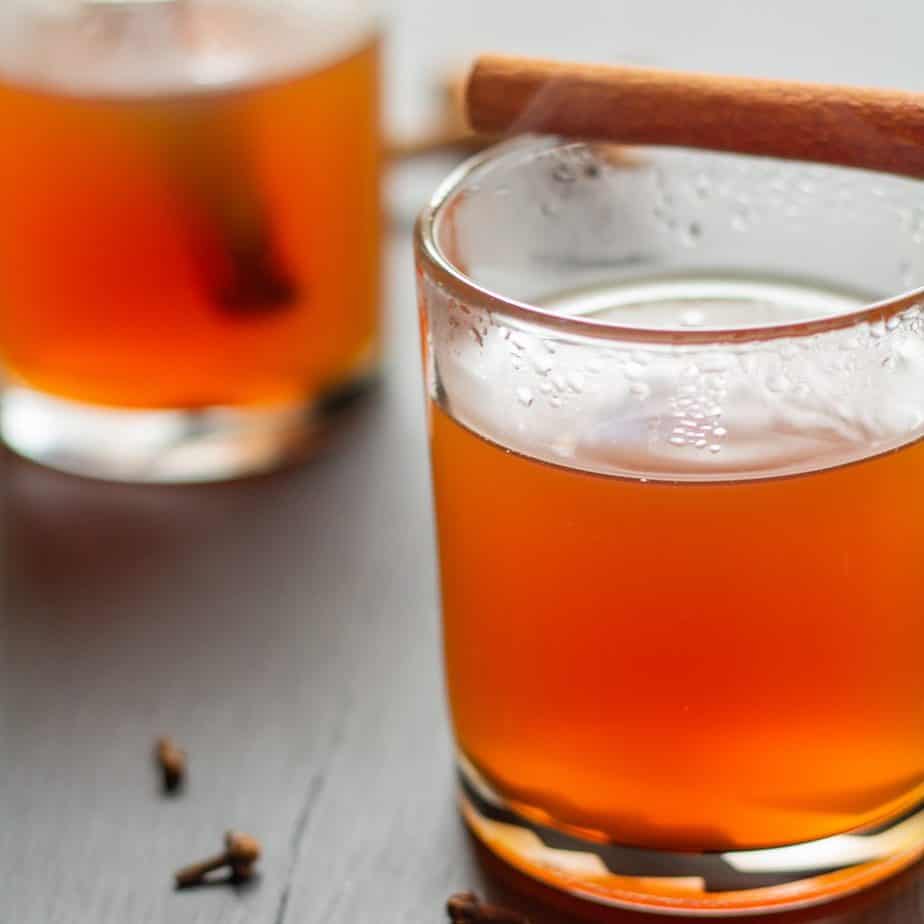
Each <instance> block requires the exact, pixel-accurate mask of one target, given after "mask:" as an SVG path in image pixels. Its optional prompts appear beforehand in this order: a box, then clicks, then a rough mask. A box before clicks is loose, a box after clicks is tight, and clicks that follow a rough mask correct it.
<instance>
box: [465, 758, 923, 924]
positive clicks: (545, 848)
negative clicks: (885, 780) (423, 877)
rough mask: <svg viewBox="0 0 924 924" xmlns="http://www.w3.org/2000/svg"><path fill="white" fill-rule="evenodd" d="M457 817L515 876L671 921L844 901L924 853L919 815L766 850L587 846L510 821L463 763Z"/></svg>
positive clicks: (519, 819) (918, 811)
mask: <svg viewBox="0 0 924 924" xmlns="http://www.w3.org/2000/svg"><path fill="white" fill-rule="evenodd" d="M460 802H461V810H462V815H463V817H464V818H465V820H466V822H467V823H468V825H469V827H470V828H471V829H472V831H473V832H474V834H475V835H476V836H477V837H478V838H479V840H481V841H482V842H483V843H484V844H485V845H486V846H487V847H488V848H489V849H490V850H491V851H493V852H494V853H495V854H496V855H497V856H499V857H500V858H501V859H503V860H505V861H506V862H507V863H509V864H510V865H511V866H513V867H514V868H516V869H518V870H519V871H520V872H522V873H525V874H526V875H528V876H531V877H533V878H534V879H537V880H539V881H540V882H543V883H545V884H547V885H550V886H553V887H555V888H558V889H561V890H563V891H565V892H568V893H570V894H572V895H576V896H579V897H581V898H585V899H589V900H591V901H594V902H598V903H600V904H604V905H611V906H615V907H623V908H632V909H635V910H639V911H656V912H660V913H662V914H676V915H702V916H716V915H728V916H732V915H745V914H758V913H767V912H771V911H786V910H789V909H793V908H803V907H806V906H808V905H814V904H818V903H821V902H826V901H831V900H833V899H836V898H840V897H842V896H844V895H847V894H849V893H851V892H855V891H857V890H859V889H863V888H866V887H867V886H870V885H873V884H874V883H876V882H878V881H879V880H881V879H884V878H885V877H886V876H890V875H892V874H893V873H896V872H898V871H899V870H901V869H904V868H905V867H906V866H909V865H910V864H911V863H913V862H914V861H915V860H917V859H918V858H919V857H920V856H921V855H922V853H924V806H920V805H919V806H917V807H916V808H915V809H914V810H913V811H912V812H906V813H903V814H902V815H901V817H899V818H894V819H892V820H890V821H889V822H887V823H884V824H881V825H877V826H876V827H875V828H869V829H866V830H861V831H853V832H851V833H850V834H840V835H836V836H833V837H826V838H822V839H820V840H816V841H808V842H804V843H800V844H792V845H789V846H785V847H774V848H768V849H762V850H731V851H722V852H718V851H716V852H702V853H693V852H671V851H660V850H650V849H645V848H638V847H626V846H621V845H618V844H613V843H600V842H589V841H584V840H580V839H578V838H576V837H573V836H571V835H568V834H563V833H562V832H561V831H558V830H556V829H555V828H551V827H546V826H544V825H541V824H537V823H535V822H533V821H530V820H528V819H526V818H524V817H523V816H522V815H520V814H517V813H516V812H514V811H513V810H512V809H511V808H510V806H509V805H507V803H506V802H505V801H504V799H503V798H502V797H501V796H499V795H498V794H497V793H496V792H495V791H494V790H493V789H492V788H491V787H490V786H489V785H488V784H487V783H486V781H485V780H484V779H483V778H482V777H481V776H480V774H478V772H477V770H475V769H474V768H473V767H472V766H471V764H469V763H468V762H466V761H465V760H464V759H463V760H462V761H460Z"/></svg>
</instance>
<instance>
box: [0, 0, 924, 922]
mask: <svg viewBox="0 0 924 924" xmlns="http://www.w3.org/2000/svg"><path fill="white" fill-rule="evenodd" d="M922 26H924V8H922V7H920V5H919V4H918V3H917V2H916V0H909V2H899V0H878V2H877V3H876V4H867V3H866V2H865V0H857V2H854V3H850V2H845V0H839V2H834V0H813V3H812V4H806V3H804V2H800V3H796V2H794V0H778V2H777V3H774V4H767V3H763V2H756V0H755V2H751V0H726V2H720V0H715V2H700V3H695V4H693V3H683V2H680V0H678V2H672V0H646V2H644V3H642V2H629V0H607V2H603V0H597V2H591V0H569V2H568V3H566V4H553V3H550V2H530V0H507V2H504V0H493V2H488V0H469V2H468V3H463V4H434V3H432V2H429V0H401V2H400V3H396V4H395V5H394V10H393V15H392V23H391V45H390V50H389V58H388V63H389V68H390V81H389V85H388V86H389V91H390V114H391V119H392V122H393V123H395V124H398V125H402V124H403V125H404V127H407V125H410V124H411V123H413V122H414V121H415V120H417V119H419V118H420V117H422V115H423V114H425V113H426V111H427V109H428V106H429V105H430V96H429V95H428V93H427V86H428V84H429V82H430V81H431V80H432V78H433V77H434V76H436V75H437V74H438V73H439V72H440V71H441V69H442V68H444V67H445V66H446V65H447V63H450V64H451V63H453V62H458V61H464V60H465V59H466V57H467V56H468V55H469V54H470V53H472V52H473V51H476V50H479V49H485V48H493V49H506V50H514V51H523V52H536V53H541V54H550V55H552V54H558V55H560V56H570V57H575V58H585V59H598V60H607V59H609V60H624V61H634V62H637V63H646V64H659V65H666V66H675V67H694V68H701V69H704V70H715V71H726V72H731V71H736V70H737V71H741V72H745V73H754V74H761V73H763V74H770V75H779V76H792V77H802V78H811V79H827V80H841V81H854V82H867V83H878V84H893V85H898V86H905V87H909V88H924V69H922V68H921V66H920V48H919V43H920V36H921V35H922V34H924V33H922ZM445 169H446V164H445V162H443V163H436V164H421V165H418V166H416V167H413V168H403V169H402V170H401V171H400V172H399V173H398V174H397V175H395V176H393V177H392V178H391V183H390V190H389V201H390V207H391V213H392V216H393V221H392V228H391V231H390V233H389V247H388V261H387V270H388V280H389V282H388V287H387V300H386V301H387V305H386V308H387V314H388V318H389V322H388V333H387V343H388V357H387V361H386V369H385V372H386V375H385V378H384V383H383V385H382V386H381V387H380V388H379V389H378V390H377V391H376V392H375V393H374V394H372V395H370V396H369V398H368V399H367V400H365V401H364V402H363V403H362V404H361V405H360V406H359V407H357V408H356V409H355V411H354V412H353V413H351V414H350V415H349V417H348V418H347V419H346V420H345V421H344V424H343V427H342V429H340V430H339V431H338V432H337V433H336V435H335V437H334V439H333V440H332V442H331V443H330V445H329V446H328V447H327V449H326V450H325V451H324V452H323V453H322V454H321V455H319V456H318V457H317V458H315V459H314V460H313V461H311V462H310V463H309V464H306V465H304V466H302V467H300V468H297V469H294V470H290V471H285V472H281V473H278V474H274V475H271V476H267V477H261V478H257V479H252V480H248V481H243V482H239V483H236V484H221V485H214V486H203V487H183V488H152V487H128V486H114V485H105V484H99V483H93V482H90V481H83V480H80V479H76V478H70V477H67V476H64V475H58V474H55V473H52V472H48V471H44V470H42V469H40V468H38V467H36V466H32V465H30V464H28V463H25V462H21V461H19V460H16V459H14V458H12V457H10V456H8V455H5V456H4V455H2V454H0V468H2V472H0V478H2V481H0V485H2V492H3V493H2V499H3V501H4V504H3V507H2V519H0V523H2V527H3V529H2V531H0V540H2V544H0V564H2V572H0V578H2V580H3V584H2V586H0V590H2V598H0V602H2V613H0V883H2V886H3V887H2V888H0V922H11V924H13V922H15V924H33V922H34V924H39V922H41V924H79V922H94V924H125V922H131V924H144V922H170V924H185V922H227V924H234V922H244V921H246V922H249V924H295V922H332V924H364V922H370V924H371V922H375V924H391V922H395V924H397V922H402V924H404V922H420V924H424V922H437V921H441V920H442V919H443V918H442V911H441V905H442V903H443V901H444V900H445V898H446V896H447V894H448V893H449V892H451V891H453V890H457V889H461V888H475V889H478V890H480V891H483V892H487V893H488V894H493V895H494V896H495V897H496V896H500V897H502V898H503V900H505V901H507V902H509V903H511V904H515V905H518V906H520V907H523V908H525V909H527V910H529V911H530V912H531V913H532V914H533V916H534V918H535V920H536V921H551V920H558V921H564V920H571V919H572V918H571V916H572V913H573V911H574V909H573V908H571V907H570V906H567V905H566V906H565V907H559V908H555V909H551V908H550V906H549V904H548V902H549V900H550V898H551V896H550V895H549V894H548V893H542V892H541V890H540V894H538V895H535V894H534V895H531V896H528V895H525V894H523V892H524V890H525V889H526V886H527V884H526V883H525V882H524V881H523V880H518V879H516V878H515V877H513V878H512V881H503V882H502V881H501V880H502V878H503V877H501V876H499V875H498V874H499V872H500V871H499V870H498V869H497V868H496V867H495V865H494V864H492V863H490V861H487V860H486V859H485V858H484V857H482V856H481V855H480V854H479V853H478V852H477V851H476V850H475V849H474V848H473V846H472V844H471V842H470V841H469V839H468V838H467V836H466V834H465V832H464V830H463V828H462V826H461V824H460V823H459V821H458V820H457V817H456V814H455V811H454V807H453V801H452V787H453V783H452V771H451V747H450V740H449V736H448V731H447V724H446V714H445V707H444V701H443V691H442V686H441V678H440V663H439V627H438V608H437V596H436V584H435V557H434V546H433V540H432V523H431V511H430V498H429V484H428V478H429V473H428V468H427V459H426V453H425V442H424V433H423V414H422V401H421V395H420V382H419V371H418V367H417V354H416V349H417V340H416V338H417V334H416V326H415V325H416V319H415V303H414V296H413V276H412V272H411V264H410V247H409V241H410V218H411V216H412V215H413V213H414V212H415V211H416V209H417V208H418V207H419V205H420V202H421V200H422V197H423V196H424V195H425V191H426V190H427V189H428V188H429V187H431V186H432V185H433V183H434V182H435V180H436V178H437V177H438V176H439V174H440V173H441V172H443V171H445ZM164 731H167V732H169V733H171V734H172V735H174V736H176V738H177V739H178V740H179V741H181V742H183V743H184V744H185V745H186V746H187V747H188V749H189V752H190V768H191V769H190V779H189V785H188V787H187V788H186V789H185V791H184V792H183V793H182V795H181V796H179V797H177V798H165V797H164V796H163V795H162V794H161V792H160V789H159V785H158V779H157V776H156V773H155V771H154V768H153V767H152V765H151V756H150V751H151V745H152V740H153V738H154V736H155V735H157V734H158V733H161V732H164ZM230 826H235V827H239V828H241V829H242V830H245V831H249V832H252V833H253V834H255V835H257V836H258V837H260V838H261V839H262V840H263V842H264V844H265V851H266V854H265V859H264V861H263V862H262V863H261V870H262V873H261V876H260V878H259V880H258V881H257V882H255V883H253V884H252V885H250V886H249V887H241V888H237V889H234V888H231V887H228V886H221V887H210V888H203V889H197V890H192V891H186V892H182V893H177V892H174V891H173V889H172V888H171V875H172V872H173V870H174V869H175V868H176V867H177V866H178V865H180V864H182V863H183V862H185V861H188V860H192V859H195V858H198V857H200V856H203V855H206V854H208V853H210V852H212V851H213V850H214V849H215V848H216V847H217V846H218V845H219V842H220V838H221V835H222V832H223V831H224V830H225V829H226V828H228V827H230ZM921 875H922V874H921V873H920V871H919V870H917V869H914V870H911V871H909V872H908V873H906V874H905V875H903V876H902V877H900V878H899V879H897V880H894V881H892V882H890V883H887V884H885V885H883V886H881V887H879V888H878V889H876V890H873V891H871V892H869V893H866V894H865V895H862V896H859V897H857V898H854V899H851V900H849V901H847V902H844V903H841V904H839V905H836V906H830V907H828V908H825V909H821V910H817V911H813V912H804V913H801V914H799V915H795V916H789V917H785V918H778V920H780V921H783V920H786V921H796V920H799V921H803V920H820V921H827V922H874V921H875V922H877V924H886V922H902V924H905V922H914V921H924V904H922V890H921V882H922V879H921ZM602 919H603V920H606V921H612V922H616V924H618V922H630V921H633V922H635V921H641V922H645V921H651V920H652V918H650V917H648V916H642V915H633V914H625V913H618V912H612V913H606V914H604V915H603V917H602Z"/></svg>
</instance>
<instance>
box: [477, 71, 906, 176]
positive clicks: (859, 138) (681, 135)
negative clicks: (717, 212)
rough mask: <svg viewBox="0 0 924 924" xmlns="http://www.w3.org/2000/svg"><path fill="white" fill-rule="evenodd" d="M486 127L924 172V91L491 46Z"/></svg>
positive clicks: (480, 108)
mask: <svg viewBox="0 0 924 924" xmlns="http://www.w3.org/2000/svg"><path fill="white" fill-rule="evenodd" d="M466 107H467V112H468V118H469V121H470V123H471V125H472V127H473V128H474V129H476V130H477V131H480V132H488V133H492V134H501V133H504V132H507V133H511V132H514V133H516V132H539V133H546V134H554V135H566V136H573V137H576V138H588V139H600V140H605V141H614V142H619V143H624V144H664V145H676V146H681V147H694V148H705V149H707V150H714V151H737V152H739V153H742V154H757V155H766V156H772V157H781V158H788V159H793V160H807V161H818V162H821V163H830V164H841V165H844V166H850V167H864V168H867V169H870V170H882V171H888V172H892V173H899V174H904V175H906V176H913V177H922V176H924V93H912V92H908V91H902V90H883V89H876V88H865V87H844V86H834V85H828V84H812V83H803V82H797V81H783V80H761V79H757V78H752V77H723V76H715V75H710V74H698V73H683V72H675V71H666V70H659V69H654V68H642V67H619V66H615V65H610V64H607V65H591V64H571V63H567V62H561V61H549V60H543V59H539V58H521V57H513V56H505V55H484V56H482V57H480V58H478V60H477V61H476V62H475V65H474V66H473V68H472V71H471V74H470V76H469V80H468V85H467V90H466Z"/></svg>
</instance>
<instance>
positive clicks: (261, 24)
mask: <svg viewBox="0 0 924 924" xmlns="http://www.w3.org/2000/svg"><path fill="white" fill-rule="evenodd" d="M378 96H379V22H378V19H377V17H375V16H374V14H373V12H372V10H371V9H370V6H369V5H368V4H366V3H365V2H362V0H82V2H63V3H62V2H56V3H48V2H40V0H5V2H4V4H3V8H2V10H0V130H2V131H3V144H2V145H0V201H2V202H3V214H2V219H0V354H2V361H3V365H4V368H5V373H6V377H7V382H6V389H5V393H4V400H3V405H2V415H0V430H2V437H3V440H4V441H5V442H6V443H7V445H9V446H10V447H11V448H12V449H14V450H15V451H17V452H19V453H21V454H23V455H26V456H28V457H31V458H32V459H35V460H37V461H39V462H43V463H46V464H49V465H52V466H55V467H59V468H64V469H68V470H72V471H76V472H79V473H82V474H85V475H92V476H99V477H106V478H116V479H125V480H139V481H185V480H210V479H215V478H225V477H233V476H236V475H241V474H245V473H248V472H251V471H255V470H259V469H265V468H269V467H273V466H274V465H276V464H278V463H280V462H282V461H283V460H285V459H287V458H290V457H292V456H294V455H298V454H301V453H303V452H304V451H305V449H306V447H307V446H309V445H310V443H311V439H312V435H313V433H314V432H315V431H316V429H317V427H318V424H319V423H320V421H321V420H322V419H323V418H324V416H325V414H326V412H327V410H328V409H330V408H331V407H333V406H335V405H337V404H338V403H340V402H339V399H341V398H342V397H344V396H346V395H349V394H352V393H353V392H354V391H356V390H357V389H358V388H359V387H360V386H361V385H362V384H363V383H365V382H366V381H368V379H369V378H370V377H371V376H372V375H373V374H374V372H375V368H376V364H377V353H378V328H379V324H378V301H379V251H380V236H381V227H380V225H381V220H380V206H379V172H380V147H381V145H380V128H379V104H378Z"/></svg>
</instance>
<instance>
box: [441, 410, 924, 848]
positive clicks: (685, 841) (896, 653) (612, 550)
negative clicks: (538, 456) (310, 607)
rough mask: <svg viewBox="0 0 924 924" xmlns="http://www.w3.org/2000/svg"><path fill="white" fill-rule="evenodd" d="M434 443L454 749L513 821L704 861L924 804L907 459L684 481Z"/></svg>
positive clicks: (921, 496) (914, 464)
mask: <svg viewBox="0 0 924 924" xmlns="http://www.w3.org/2000/svg"><path fill="white" fill-rule="evenodd" d="M431 432H432V458H433V473H434V482H435V496H436V510H437V521H438V524H439V528H438V529H439V533H438V535H439V547H440V557H441V571H442V599H443V614H444V627H445V628H444V632H445V650H446V661H447V672H448V688H449V696H450V702H451V709H452V716H453V720H454V724H455V732H456V736H457V741H458V745H459V748H460V749H461V751H462V752H463V754H464V755H465V757H466V758H467V759H468V760H470V761H471V762H472V763H473V764H474V766H475V767H476V768H477V769H478V770H480V771H481V773H482V774H483V775H484V776H485V777H486V778H487V780H488V781H489V782H490V783H491V784H492V785H493V786H494V787H495V788H496V789H497V790H498V791H499V792H500V793H501V794H502V795H503V796H504V797H506V798H507V799H508V800H509V801H510V802H511V803H512V804H513V805H514V807H516V808H517V809H519V810H520V811H521V812H522V813H524V814H526V815H528V816H530V817H532V818H533V819H535V820H539V821H542V822H545V823H549V824H552V825H556V826H558V827H561V828H564V829H566V830H570V831H572V832H576V833H578V834H583V835H584V836H585V837H590V838H605V839H612V840H615V841H618V842H621V843H625V844H633V845H646V846H652V847H658V848H680V849H686V848H689V849H725V848H731V847H757V846H769V845H777V844H788V843H794V842H798V841H804V840H808V839H812V838H817V837H822V836H825V835H829V834H833V833H836V832H842V831H847V830H849V829H851V828H854V827H856V826H859V825H865V824H868V823H871V822H876V821H877V820H880V819H884V818H886V817H888V816H890V815H892V814H894V813H898V812H900V811H901V810H903V809H905V808H908V807H910V806H911V805H912V804H914V803H916V802H917V801H918V800H919V799H920V798H921V797H922V795H924V786H922V778H924V671H922V669H921V653H922V651H924V619H922V614H924V581H922V577H921V571H920V567H919V561H918V559H919V556H920V550H921V548H922V547H924V492H922V491H921V490H920V483H921V475H922V471H924V443H921V442H916V443H913V444H911V445H907V446H905V447H903V448H900V449H897V450H895V451H891V452H888V453H885V454H882V455H879V456H877V457H874V458H868V459H866V460H861V461H856V462H853V463H851V464H845V465H841V466H838V467H833V468H828V469H826V470H822V471H815V472H808V473H804V474H799V475H793V476H785V477H772V476H768V477H762V478H751V479H748V480H735V479H734V478H725V479H724V480H714V481H709V480H700V481H687V482H683V483H680V482H671V480H670V479H668V478H665V477H663V475H662V476H661V477H659V478H653V479H649V480H644V479H640V478H637V477H616V476H606V475H599V474H592V473H589V472H586V471H581V470H580V469H578V468H569V467H560V466H557V465H554V464H549V463H548V462H543V461H537V460H535V459H533V458H529V457H527V456H524V455H520V454H517V453H514V452H511V451H510V450H508V449H505V448H503V447H502V446H500V445H497V444H496V443H494V442H491V441H490V440H488V439H485V438H484V437H482V436H479V435H477V434H476V433H474V432H472V430H470V429H468V428H466V427H465V426H463V425H461V424H460V423H458V422H456V421H455V420H453V419H452V418H451V417H450V416H449V415H448V414H447V413H446V411H444V410H442V409H441V408H440V407H438V406H437V405H435V404H433V405H432V406H431Z"/></svg>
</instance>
